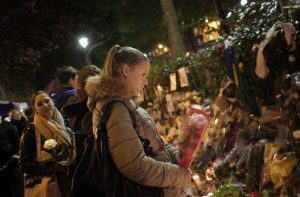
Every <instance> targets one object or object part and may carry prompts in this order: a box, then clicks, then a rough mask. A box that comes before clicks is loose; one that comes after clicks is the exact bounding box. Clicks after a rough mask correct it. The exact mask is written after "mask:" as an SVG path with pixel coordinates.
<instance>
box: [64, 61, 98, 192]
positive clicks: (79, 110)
mask: <svg viewBox="0 0 300 197" xmlns="http://www.w3.org/2000/svg"><path fill="white" fill-rule="evenodd" d="M100 73H101V69H100V68H98V67H97V66H95V65H86V66H84V67H82V68H81V69H80V70H79V73H78V80H77V83H76V86H75V89H76V95H74V96H72V97H70V98H69V100H68V101H67V102H66V104H65V106H64V107H63V109H62V112H63V113H64V114H65V117H66V118H67V119H68V120H69V126H70V127H71V128H72V130H73V131H75V132H76V151H77V153H76V161H75V162H74V166H73V167H74V168H75V167H76V164H77V163H78V162H79V160H80V159H81V156H82V154H83V152H84V150H85V147H86V144H85V143H86V140H87V138H88V137H89V136H90V137H91V135H92V134H93V131H92V115H93V114H92V113H91V112H90V111H89V109H88V108H87V95H86V92H85V89H84V87H85V84H86V79H87V78H88V77H90V76H95V75H100ZM73 170H75V169H73ZM78 173H79V172H76V173H75V174H74V176H76V178H77V176H79V175H78ZM73 178H74V177H73ZM74 187H76V188H73V191H74V194H75V196H91V195H92V194H89V193H88V192H89V191H88V190H86V189H85V188H83V185H80V186H79V187H77V186H74Z"/></svg>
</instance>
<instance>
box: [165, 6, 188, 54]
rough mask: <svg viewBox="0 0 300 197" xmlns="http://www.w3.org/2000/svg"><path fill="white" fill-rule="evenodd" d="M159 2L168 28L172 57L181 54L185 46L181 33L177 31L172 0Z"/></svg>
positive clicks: (177, 26)
mask: <svg viewBox="0 0 300 197" xmlns="http://www.w3.org/2000/svg"><path fill="white" fill-rule="evenodd" d="M160 4H161V8H162V12H163V18H164V24H166V27H167V29H168V39H169V44H170V48H171V54H172V57H177V56H179V55H183V54H184V52H185V46H184V43H183V38H182V35H181V34H180V31H179V25H178V21H177V15H176V11H175V7H174V4H173V0H160Z"/></svg>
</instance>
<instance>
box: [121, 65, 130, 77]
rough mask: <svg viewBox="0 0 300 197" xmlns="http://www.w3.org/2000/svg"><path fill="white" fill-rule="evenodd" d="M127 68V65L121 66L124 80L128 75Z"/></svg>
mask: <svg viewBox="0 0 300 197" xmlns="http://www.w3.org/2000/svg"><path fill="white" fill-rule="evenodd" d="M129 69H130V68H129V66H128V65H127V64H124V65H123V66H122V75H123V76H124V77H125V78H127V76H128V73H129Z"/></svg>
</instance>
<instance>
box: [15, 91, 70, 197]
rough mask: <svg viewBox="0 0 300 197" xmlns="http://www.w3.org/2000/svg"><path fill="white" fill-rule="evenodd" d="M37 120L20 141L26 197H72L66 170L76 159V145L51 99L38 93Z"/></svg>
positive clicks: (36, 97)
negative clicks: (66, 181) (69, 191)
mask: <svg viewBox="0 0 300 197" xmlns="http://www.w3.org/2000/svg"><path fill="white" fill-rule="evenodd" d="M32 104H33V107H34V120H33V122H32V123H30V124H29V126H28V128H26V129H25V131H24V132H23V134H22V137H21V140H20V161H19V162H20V166H21V170H22V172H23V173H24V181H25V182H24V186H25V190H24V194H25V195H24V196H25V197H35V196H36V197H40V196H43V197H52V196H55V197H62V196H70V195H69V194H68V193H66V192H68V188H66V187H67V186H66V185H67V184H68V183H65V182H64V181H65V180H67V178H66V177H67V172H66V169H67V167H68V164H69V163H70V162H72V161H73V158H74V156H75V155H74V152H75V149H74V141H73V138H72V135H71V134H70V132H69V131H68V129H67V128H66V126H65V123H64V119H63V117H62V115H61V113H60V112H59V111H58V110H57V109H56V108H55V107H54V103H53V101H52V99H51V98H50V96H49V95H48V94H47V93H46V92H44V91H37V92H36V93H34V94H33V96H32Z"/></svg>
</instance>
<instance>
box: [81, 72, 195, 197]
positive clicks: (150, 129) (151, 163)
mask: <svg viewBox="0 0 300 197" xmlns="http://www.w3.org/2000/svg"><path fill="white" fill-rule="evenodd" d="M86 90H87V93H88V96H89V103H88V105H89V108H90V110H92V111H93V130H94V133H96V127H97V125H98V124H99V120H100V118H101V113H100V110H101V109H102V107H103V106H105V105H106V104H108V103H109V102H111V101H112V100H115V99H119V100H121V99H120V98H121V97H122V96H121V95H124V90H125V88H124V86H123V85H122V84H118V83H117V82H116V80H114V79H111V78H100V77H97V76H96V77H92V78H90V79H89V80H88V82H87V85H86ZM123 101H125V102H126V105H127V106H128V107H129V108H130V110H132V111H134V113H136V114H137V115H136V119H137V127H138V130H140V131H139V133H140V135H141V136H145V137H146V138H148V139H149V140H150V146H151V147H152V148H153V150H154V152H155V153H156V154H157V155H156V156H155V158H151V157H148V156H146V155H145V153H144V149H143V146H142V144H141V141H140V139H139V137H138V134H137V132H136V130H135V129H134V128H133V124H132V121H131V117H130V114H129V111H128V109H127V108H126V107H125V106H124V105H123V104H121V103H116V104H114V106H113V108H112V110H111V115H110V118H109V120H108V123H107V133H108V145H109V150H110V152H111V155H112V158H113V160H114V162H115V164H116V166H117V168H118V169H119V170H120V172H121V173H122V174H123V175H124V176H126V177H127V178H129V179H130V180H132V181H134V182H137V183H140V184H143V185H147V186H156V187H164V188H165V190H164V196H173V197H174V196H183V193H182V191H183V189H184V188H185V187H186V186H187V185H188V184H189V183H190V181H191V176H190V173H189V172H187V171H186V170H184V169H183V168H182V167H181V166H179V165H176V164H172V163H171V162H169V161H171V160H173V162H175V161H176V157H175V156H174V155H175V153H176V151H175V150H174V149H172V148H171V146H165V144H164V142H163V141H162V139H161V138H160V136H159V135H158V133H157V131H156V129H155V125H154V123H153V124H149V123H151V121H152V120H151V118H150V117H149V115H148V114H147V113H146V112H145V111H144V110H140V109H139V110H136V107H135V106H134V105H133V104H132V103H130V102H129V101H128V99H125V100H124V99H123ZM139 111H141V112H139ZM149 121H150V122H149ZM165 147H168V148H167V149H165Z"/></svg>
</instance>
